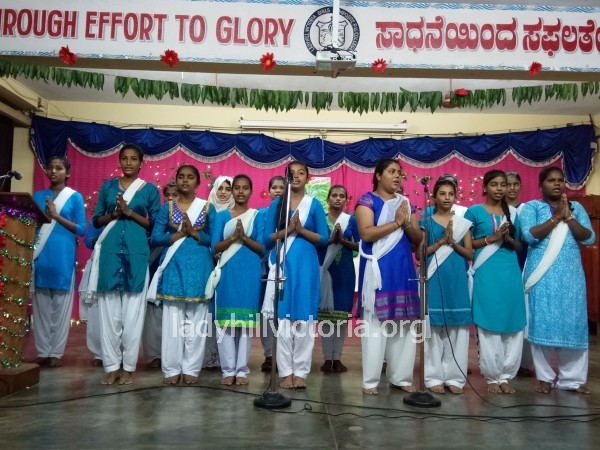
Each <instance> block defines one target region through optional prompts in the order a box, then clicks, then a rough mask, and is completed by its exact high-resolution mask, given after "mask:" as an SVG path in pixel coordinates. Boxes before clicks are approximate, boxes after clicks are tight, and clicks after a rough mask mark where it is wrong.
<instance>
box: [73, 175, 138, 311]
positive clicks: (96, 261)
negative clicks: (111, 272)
mask: <svg viewBox="0 0 600 450" xmlns="http://www.w3.org/2000/svg"><path fill="white" fill-rule="evenodd" d="M145 184H146V182H145V181H144V180H142V179H141V178H136V179H135V180H134V181H133V183H131V184H130V185H129V187H128V188H127V190H126V191H125V193H124V194H123V200H125V203H127V204H129V203H130V202H131V200H132V199H133V196H134V195H135V194H136V192H138V191H139V190H140V189H141V188H142V187H143V186H144V185H145ZM116 224H117V221H116V220H112V221H110V222H109V223H108V224H107V225H106V226H105V227H104V230H102V233H100V236H98V240H97V241H96V245H94V251H93V252H92V256H91V257H90V261H91V262H90V270H89V276H88V277H86V278H84V277H82V279H81V283H80V284H79V290H80V291H81V290H82V288H85V289H84V291H85V296H86V299H87V300H89V301H91V300H93V299H94V298H95V297H96V289H98V276H99V269H100V252H101V250H102V241H104V239H105V238H106V236H108V233H109V232H110V230H112V229H113V227H114V226H115V225H116ZM84 279H85V280H86V281H87V284H86V285H84V284H83V282H84Z"/></svg>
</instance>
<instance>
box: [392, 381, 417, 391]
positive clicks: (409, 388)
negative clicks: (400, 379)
mask: <svg viewBox="0 0 600 450" xmlns="http://www.w3.org/2000/svg"><path fill="white" fill-rule="evenodd" d="M390 387H391V388H392V389H400V390H401V391H404V392H416V391H417V389H416V388H415V387H414V386H396V385H395V384H392V383H390Z"/></svg>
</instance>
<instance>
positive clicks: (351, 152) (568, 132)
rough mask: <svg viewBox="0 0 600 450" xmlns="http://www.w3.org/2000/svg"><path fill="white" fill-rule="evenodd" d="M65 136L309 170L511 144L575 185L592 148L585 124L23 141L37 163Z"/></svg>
mask: <svg viewBox="0 0 600 450" xmlns="http://www.w3.org/2000/svg"><path fill="white" fill-rule="evenodd" d="M69 139H70V140H71V141H72V142H73V144H75V145H76V146H78V147H80V148H82V149H84V150H85V151H87V152H90V153H99V152H104V151H108V150H112V149H114V148H116V147H118V146H119V145H121V144H123V143H133V144H137V145H139V146H140V147H141V148H143V149H144V152H145V153H146V154H148V155H152V156H157V155H161V154H163V153H166V152H168V151H170V150H172V149H174V148H176V147H178V146H179V145H182V146H184V147H186V148H187V149H189V150H190V151H192V152H194V153H195V154H197V155H199V156H202V157H204V158H211V157H215V158H216V157H218V156H219V155H221V154H223V153H225V152H227V151H230V150H231V149H233V148H236V149H237V150H238V151H239V152H240V153H242V154H243V155H244V156H245V157H246V158H247V159H250V160H252V161H256V162H257V163H262V164H264V163H274V162H277V161H280V160H282V159H285V158H292V159H299V160H302V161H305V162H306V163H307V164H308V165H309V166H310V167H313V168H316V169H327V168H328V167H332V166H334V165H336V164H337V163H339V162H341V161H347V162H351V163H352V164H354V165H358V166H362V167H366V168H370V167H374V166H375V164H376V162H377V161H378V160H379V159H381V158H395V157H400V158H404V159H410V160H413V161H417V162H420V163H423V164H432V163H436V162H438V161H440V160H442V159H444V158H446V157H448V156H450V155H451V154H453V153H454V154H456V155H457V156H461V157H462V158H463V159H469V160H471V161H473V162H490V161H493V160H494V159H496V158H499V157H500V156H502V155H503V154H504V153H505V152H506V151H508V150H512V151H514V152H515V153H516V154H517V155H518V157H520V158H522V159H526V160H529V161H532V162H535V163H544V162H550V161H552V160H553V159H555V158H556V157H558V156H562V157H563V159H564V168H565V175H566V178H567V182H568V183H569V184H570V185H574V186H579V185H581V184H583V183H584V182H585V180H586V179H587V176H588V175H589V173H590V171H591V169H592V157H593V155H594V151H595V148H596V137H595V133H594V128H593V126H592V125H577V126H567V127H564V128H555V129H551V130H536V131H525V132H518V133H503V134H493V135H481V136H455V137H444V138H442V137H439V138H438V137H435V138H434V137H418V138H409V139H401V140H397V139H387V138H386V139H376V138H370V139H365V140H363V141H360V142H354V143H351V144H336V143H333V142H329V141H326V140H323V139H319V138H310V139H303V140H300V141H296V142H287V141H282V140H280V139H275V138H272V137H269V136H265V135H264V134H254V133H239V134H227V133H215V132H211V131H189V130H181V131H170V130H155V129H120V128H116V127H113V126H110V125H100V124H96V123H85V122H75V121H61V120H55V119H48V118H45V117H40V116H34V117H33V120H32V128H31V143H32V146H33V148H34V149H35V152H36V155H37V157H38V160H39V161H40V163H42V164H45V163H46V162H47V161H48V160H49V158H50V157H52V156H63V155H64V154H65V153H66V151H67V141H68V140H69Z"/></svg>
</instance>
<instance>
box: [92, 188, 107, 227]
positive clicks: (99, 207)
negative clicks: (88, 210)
mask: <svg viewBox="0 0 600 450" xmlns="http://www.w3.org/2000/svg"><path fill="white" fill-rule="evenodd" d="M107 191H108V181H105V182H104V183H102V186H101V187H100V191H99V192H98V200H97V201H96V208H95V209H94V216H93V217H92V221H93V222H94V226H95V227H96V228H97V226H98V223H97V221H98V218H99V217H100V216H104V215H106V214H108V211H107V203H106V199H107V196H108V192H107Z"/></svg>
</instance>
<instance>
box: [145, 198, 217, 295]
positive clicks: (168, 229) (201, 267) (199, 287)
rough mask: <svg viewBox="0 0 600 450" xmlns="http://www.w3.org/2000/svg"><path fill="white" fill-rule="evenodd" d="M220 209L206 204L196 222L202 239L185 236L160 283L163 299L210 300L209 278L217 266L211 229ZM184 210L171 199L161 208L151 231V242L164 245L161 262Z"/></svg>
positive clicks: (159, 289)
mask: <svg viewBox="0 0 600 450" xmlns="http://www.w3.org/2000/svg"><path fill="white" fill-rule="evenodd" d="M216 216H217V212H216V210H215V207H214V206H213V205H211V204H210V203H206V205H205V207H204V208H203V209H202V212H201V213H200V215H199V216H198V219H196V221H195V222H194V223H193V226H194V230H197V231H198V236H199V237H200V241H199V242H198V241H196V240H195V239H194V238H192V237H185V238H182V239H184V241H183V243H182V244H181V245H180V246H179V248H178V249H177V251H176V252H175V254H174V255H173V257H172V258H171V261H169V264H168V265H167V267H165V270H164V271H163V273H162V277H161V278H160V280H159V283H158V289H157V295H156V298H157V299H160V300H162V301H184V302H207V301H210V299H207V298H205V297H204V289H205V288H206V281H207V280H208V277H209V276H210V273H211V272H212V270H213V268H214V264H213V260H212V256H211V252H210V232H211V228H212V226H213V224H214V223H215V219H216ZM182 218H183V215H182V212H181V211H180V210H179V208H178V207H177V203H176V202H174V201H170V202H168V203H165V204H164V205H163V206H162V207H161V208H160V212H159V213H158V216H157V218H156V223H155V224H154V229H153V230H152V237H151V238H150V245H151V246H152V247H165V249H164V250H163V253H162V255H161V257H160V261H161V263H162V261H163V259H164V258H165V255H166V253H167V251H168V249H169V247H170V246H171V235H172V234H173V233H175V232H176V231H177V230H178V229H179V226H180V225H181V220H182Z"/></svg>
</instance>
